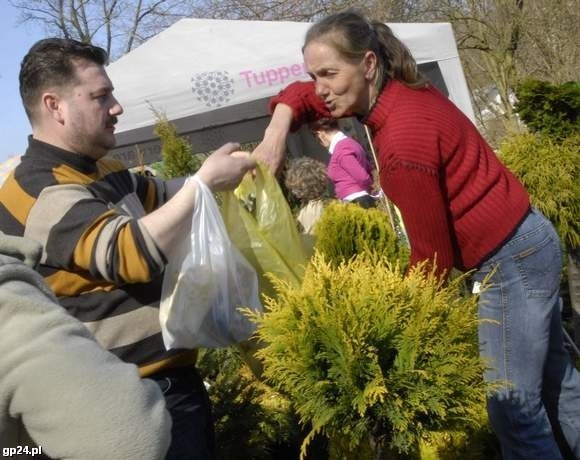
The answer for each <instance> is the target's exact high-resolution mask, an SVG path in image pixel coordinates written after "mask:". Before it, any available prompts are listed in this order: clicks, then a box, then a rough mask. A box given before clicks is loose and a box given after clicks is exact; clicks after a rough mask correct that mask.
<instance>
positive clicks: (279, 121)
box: [253, 81, 330, 173]
mask: <svg viewBox="0 0 580 460" xmlns="http://www.w3.org/2000/svg"><path fill="white" fill-rule="evenodd" d="M270 112H271V113H272V119H271V120H270V123H269V124H268V127H267V128H266V131H265V132H264V138H263V140H262V142H261V143H260V145H258V147H256V149H255V150H254V152H253V155H255V157H256V158H257V159H258V160H260V161H262V162H264V163H266V165H268V166H269V167H270V169H271V170H272V172H274V173H276V172H278V171H279V170H280V168H281V166H282V163H283V161H284V156H285V154H286V139H287V137H288V133H289V132H291V131H296V130H297V129H298V128H300V126H301V125H302V124H304V123H308V122H309V121H313V120H316V119H317V118H322V117H329V116H330V113H329V112H328V110H327V109H326V106H325V105H324V102H323V101H322V99H320V98H319V97H318V96H317V95H316V93H315V91H314V83H313V82H303V81H297V82H294V83H291V84H290V85H288V86H287V87H286V88H284V89H283V90H282V91H280V93H279V94H278V95H276V96H274V97H273V98H272V100H271V101H270Z"/></svg>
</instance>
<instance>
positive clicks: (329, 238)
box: [314, 201, 409, 265]
mask: <svg viewBox="0 0 580 460" xmlns="http://www.w3.org/2000/svg"><path fill="white" fill-rule="evenodd" d="M314 234H315V235H316V245H315V248H316V249H317V250H318V251H319V252H321V253H322V254H324V257H325V258H326V260H328V261H330V262H331V263H333V264H337V265H338V264H340V263H341V262H344V261H347V260H349V259H350V258H351V257H353V256H355V255H357V254H362V253H363V252H366V253H376V254H379V255H381V256H383V257H385V258H386V259H387V260H389V261H391V262H395V261H400V263H401V264H402V265H406V264H407V263H408V260H409V250H408V248H407V247H406V246H405V244H403V243H401V242H400V241H399V240H398V239H397V237H396V236H395V232H394V231H393V229H392V227H391V224H390V223H389V219H388V216H387V215H386V214H385V212H383V211H381V210H379V209H363V208H362V207H360V206H358V205H356V204H352V203H341V202H338V201H336V202H332V203H330V204H329V205H328V206H327V207H326V209H325V210H324V213H323V214H322V217H321V218H320V220H319V221H318V222H317V223H316V226H315V228H314Z"/></svg>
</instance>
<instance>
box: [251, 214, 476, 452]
mask: <svg viewBox="0 0 580 460" xmlns="http://www.w3.org/2000/svg"><path fill="white" fill-rule="evenodd" d="M365 212H368V211H365ZM274 284H275V286H276V290H277V297H276V298H275V299H268V300H267V302H266V311H267V313H265V314H263V315H254V319H255V321H256V322H257V323H258V330H257V335H258V338H259V339H260V340H261V341H262V342H263V343H264V348H263V349H261V350H260V351H259V352H258V356H259V357H260V359H262V360H263V362H264V376H265V377H266V378H267V380H268V381H269V382H270V383H271V384H272V385H273V386H274V388H276V389H277V390H279V391H280V392H282V393H283V394H286V395H288V397H289V398H290V399H291V401H292V402H293V404H294V406H295V408H296V411H297V413H298V415H299V416H300V419H301V422H302V423H305V424H308V423H309V424H311V426H312V429H311V431H310V433H309V435H308V436H307V437H306V438H305V440H304V442H303V446H302V451H301V454H302V455H301V456H302V458H303V457H304V456H305V455H306V449H307V446H308V443H309V441H310V439H311V438H312V437H313V436H314V435H315V434H317V433H323V434H325V435H326V436H328V438H329V440H330V443H331V445H334V446H340V449H335V450H337V451H338V452H342V454H341V457H340V458H346V459H357V460H365V459H367V458H368V459H371V458H377V459H378V458H384V455H385V453H386V452H387V451H388V452H395V453H401V454H407V455H411V454H415V455H417V453H418V451H419V447H418V446H419V441H420V440H421V439H427V440H428V439H429V438H430V436H431V433H432V432H434V431H442V430H449V431H453V430H462V429H464V428H466V427H470V426H479V424H480V420H481V408H482V406H483V404H484V402H483V401H484V397H485V388H484V384H483V381H482V375H483V364H482V362H481V361H480V358H479V346H478V340H477V317H476V316H477V298H476V297H475V296H468V297H462V296H461V295H460V292H461V284H462V280H461V279H456V280H453V281H450V282H449V283H448V284H447V285H443V284H442V282H441V281H439V280H438V278H437V277H436V276H435V275H433V274H431V275H428V276H426V275H425V274H424V270H423V267H417V268H414V269H412V270H411V271H410V272H409V273H408V275H406V276H403V275H402V273H401V272H400V271H399V269H398V267H396V266H395V268H393V266H392V265H390V264H389V262H388V261H387V260H386V259H385V257H379V256H377V255H376V254H375V255H369V254H361V255H359V257H355V258H352V259H350V260H348V261H346V262H343V263H339V264H337V263H329V262H326V261H325V260H324V257H323V256H322V255H321V254H320V253H316V254H315V256H314V257H313V260H312V262H311V264H310V265H309V266H308V267H307V270H306V274H305V277H304V281H303V283H302V286H301V287H299V288H296V287H295V286H290V285H289V284H287V283H284V282H282V281H279V280H274Z"/></svg>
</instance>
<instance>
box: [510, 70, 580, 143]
mask: <svg viewBox="0 0 580 460" xmlns="http://www.w3.org/2000/svg"><path fill="white" fill-rule="evenodd" d="M516 94H517V97H518V103H517V104H516V110H517V112H518V115H519V116H520V117H521V119H522V120H523V121H524V122H525V123H526V125H527V127H528V128H529V129H530V131H533V132H537V133H541V134H544V135H548V136H550V137H553V138H556V139H563V138H566V137H568V136H570V135H572V134H578V133H580V117H579V114H580V82H577V81H570V82H567V83H563V84H561V85H554V84H552V83H549V82H546V81H540V80H534V79H526V80H524V81H522V82H521V83H520V84H519V85H518V88H517V90H516Z"/></svg>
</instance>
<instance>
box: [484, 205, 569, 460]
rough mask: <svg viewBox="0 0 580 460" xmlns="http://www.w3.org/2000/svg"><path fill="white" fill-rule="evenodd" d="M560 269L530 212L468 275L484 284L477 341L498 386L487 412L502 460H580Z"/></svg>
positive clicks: (546, 234)
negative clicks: (505, 241) (564, 334)
mask: <svg viewBox="0 0 580 460" xmlns="http://www.w3.org/2000/svg"><path fill="white" fill-rule="evenodd" d="M561 269H562V261H561V252H560V242H559V238H558V235H557V234H556V232H555V230H554V228H553V226H552V225H551V223H550V222H549V221H548V220H547V219H546V218H545V217H544V216H543V215H542V214H541V213H539V212H538V211H536V210H532V211H531V212H530V213H529V214H528V216H527V217H526V218H525V219H524V221H523V222H522V223H521V224H520V226H519V227H518V229H517V231H516V233H515V234H514V235H513V236H512V237H511V238H510V240H509V241H507V243H505V244H504V245H503V246H502V247H501V248H500V250H499V251H498V252H496V253H495V254H493V255H492V256H491V257H490V258H488V259H487V260H486V261H485V262H484V263H483V264H482V266H481V267H480V268H479V270H478V271H477V272H476V273H475V275H474V280H475V281H477V282H481V281H483V279H484V278H486V277H488V279H489V283H490V284H489V286H488V288H487V289H484V290H483V292H482V294H481V297H480V299H479V318H480V326H479V342H480V347H481V355H482V357H483V358H484V359H485V360H486V363H487V366H488V369H487V371H486V373H485V380H486V381H495V382H499V383H500V385H501V387H500V389H499V390H497V391H493V392H492V393H491V394H490V395H489V396H488V401H487V406H488V407H487V409H488V414H489V420H490V423H491V425H492V427H493V429H494V431H495V433H496V435H497V437H498V439H499V441H500V444H501V448H502V455H503V458H504V460H511V459H522V460H524V459H525V460H533V459H538V460H551V459H561V458H563V456H566V457H570V456H572V455H574V456H575V458H576V459H580V374H579V373H578V372H577V371H576V370H575V369H574V367H573V365H572V363H571V359H570V356H569V354H568V353H567V352H566V350H565V349H564V343H563V334H562V324H561V315H560V298H559V282H560V272H561ZM489 320H490V321H489ZM572 453H573V454H572ZM572 458H573V457H572Z"/></svg>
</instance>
